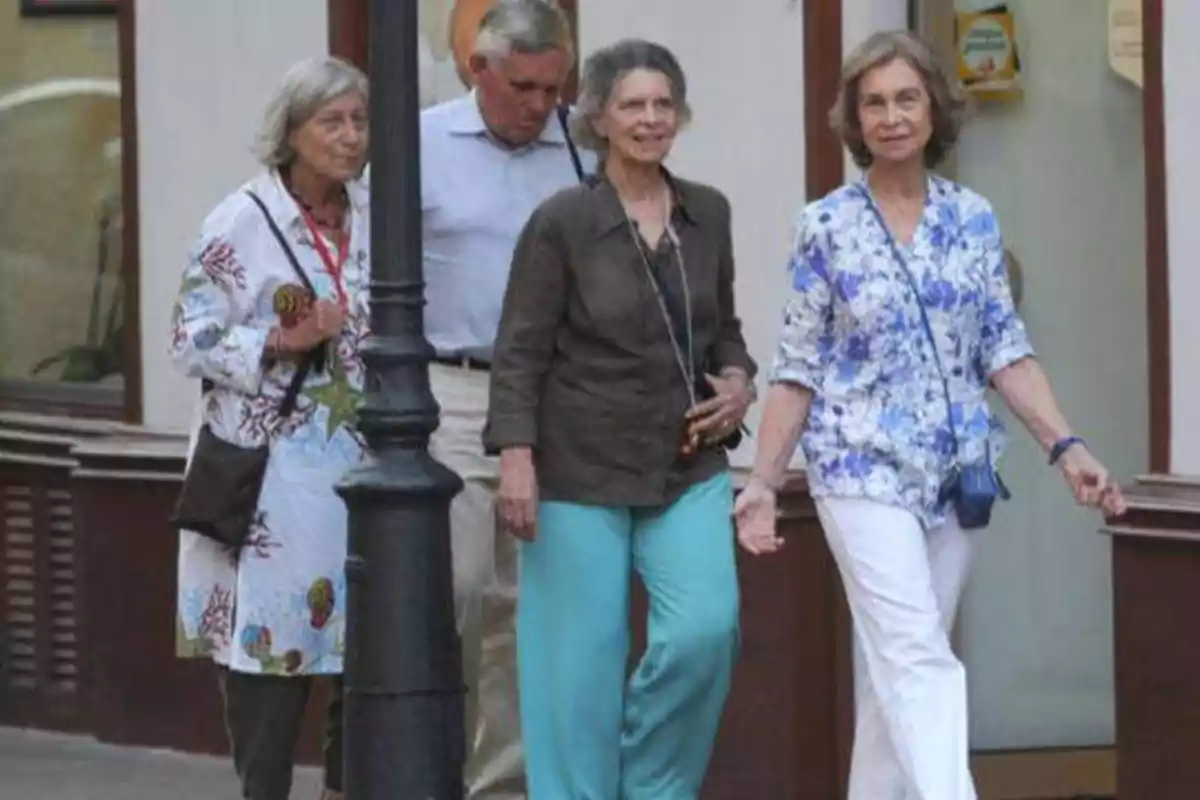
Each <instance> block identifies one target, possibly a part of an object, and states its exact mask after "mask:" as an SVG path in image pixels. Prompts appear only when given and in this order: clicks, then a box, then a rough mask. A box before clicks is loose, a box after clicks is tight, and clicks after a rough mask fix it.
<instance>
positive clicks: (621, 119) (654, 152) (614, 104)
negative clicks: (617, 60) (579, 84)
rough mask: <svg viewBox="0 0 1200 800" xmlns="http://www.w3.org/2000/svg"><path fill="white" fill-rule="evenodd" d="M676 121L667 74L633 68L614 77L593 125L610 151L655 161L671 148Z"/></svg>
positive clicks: (675, 132) (614, 153)
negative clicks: (611, 89) (624, 73)
mask: <svg viewBox="0 0 1200 800" xmlns="http://www.w3.org/2000/svg"><path fill="white" fill-rule="evenodd" d="M679 121H680V115H679V109H678V108H676V104H675V97H674V95H673V94H672V92H671V82H670V80H669V79H668V78H667V76H666V75H664V74H662V73H661V72H658V71H655V70H649V69H635V70H633V71H631V72H629V73H628V74H626V75H625V76H624V77H622V78H621V79H620V80H619V81H617V84H616V86H614V87H613V91H612V96H611V97H609V99H608V103H607V104H606V105H605V107H604V111H603V113H602V114H601V115H600V117H599V119H597V120H595V122H594V125H595V128H596V133H597V134H599V135H600V136H601V137H602V138H604V139H605V140H606V141H607V142H608V148H609V153H610V155H617V156H620V157H623V158H626V159H628V160H630V161H634V162H638V163H643V164H659V163H662V161H663V160H664V159H665V158H666V157H667V154H668V153H670V152H671V145H672V144H674V142H675V135H676V134H677V133H678V132H679Z"/></svg>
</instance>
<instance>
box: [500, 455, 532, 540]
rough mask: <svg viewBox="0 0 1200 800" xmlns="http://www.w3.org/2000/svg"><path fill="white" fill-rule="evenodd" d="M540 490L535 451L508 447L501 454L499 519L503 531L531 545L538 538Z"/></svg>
mask: <svg viewBox="0 0 1200 800" xmlns="http://www.w3.org/2000/svg"><path fill="white" fill-rule="evenodd" d="M537 514H538V490H537V473H536V471H535V470H534V468H533V450H532V449H531V448H529V447H507V448H505V449H504V450H503V451H501V453H500V491H499V492H498V493H497V494H496V515H497V518H498V520H499V522H500V525H501V527H502V528H503V529H504V530H505V531H507V532H508V533H511V534H512V535H513V536H516V537H517V538H519V539H524V540H525V541H527V542H532V541H533V540H534V539H536V538H537Z"/></svg>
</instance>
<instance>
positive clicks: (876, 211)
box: [867, 192, 958, 456]
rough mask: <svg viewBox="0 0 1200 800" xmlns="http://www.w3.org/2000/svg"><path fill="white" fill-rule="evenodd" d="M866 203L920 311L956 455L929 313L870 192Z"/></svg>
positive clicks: (944, 381) (947, 396) (950, 413)
mask: <svg viewBox="0 0 1200 800" xmlns="http://www.w3.org/2000/svg"><path fill="white" fill-rule="evenodd" d="M867 205H869V206H870V207H871V211H872V213H874V214H875V219H876V220H877V221H878V222H879V227H880V228H882V229H883V235H884V236H886V237H887V240H888V245H889V247H891V250H892V257H893V258H895V259H896V263H897V264H898V265H899V267H900V271H901V272H903V273H904V277H905V279H906V280H907V281H908V285H909V288H911V289H912V291H913V297H914V298H915V299H916V302H917V308H918V309H919V310H920V312H921V327H923V328H924V329H925V338H926V339H927V340H928V341H929V348H930V349H931V350H932V351H933V363H934V364H935V365H936V366H937V371H938V377H939V378H941V380H942V396H943V397H944V398H945V400H946V423H947V424H948V425H949V426H950V437H951V438H952V439H953V441H954V453H955V455H956V456H957V455H958V432H957V431H956V430H955V429H954V407H953V404H952V403H951V401H950V382H949V381H948V380H947V379H946V371H945V370H944V369H943V368H942V357H941V355H940V354H939V353H938V346H937V337H935V336H934V335H933V326H931V325H930V324H929V314H928V312H926V310H925V301H924V300H922V299H921V288H920V286H919V285H918V284H917V279H916V278H915V277H914V276H913V274H912V271H911V270H910V269H909V268H908V261H907V260H906V259H905V258H904V255H903V253H901V252H900V245H898V244H897V243H896V237H894V236H892V229H891V228H889V227H888V224H887V221H886V220H884V218H883V214H882V213H881V212H880V210H879V206H877V205H876V204H875V200H874V199H873V198H872V197H871V195H870V192H868V193H867Z"/></svg>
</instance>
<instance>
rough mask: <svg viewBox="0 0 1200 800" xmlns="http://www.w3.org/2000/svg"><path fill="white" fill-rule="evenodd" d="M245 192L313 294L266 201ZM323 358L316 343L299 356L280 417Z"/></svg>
mask: <svg viewBox="0 0 1200 800" xmlns="http://www.w3.org/2000/svg"><path fill="white" fill-rule="evenodd" d="M246 194H248V195H249V196H250V199H251V200H253V201H254V204H255V205H256V206H258V210H259V211H261V212H262V215H263V218H264V219H266V221H267V225H268V226H269V227H270V228H271V233H272V235H274V237H275V241H277V242H279V247H280V248H281V249H282V250H283V252H284V254H285V255H286V256H287V259H288V263H289V264H291V265H292V270H293V271H294V272H295V273H296V277H297V278H299V279H300V283H301V284H302V285H303V286H304V288H305V289H307V290H308V291H309V292H310V293H311V294H313V295H314V296H315V295H316V290H315V289H314V288H313V285H312V281H311V280H309V278H308V275H306V274H305V272H304V269H303V267H301V266H300V261H299V259H297V258H296V253H295V252H294V251H293V250H292V247H291V245H289V244H288V241H287V239H286V238H284V235H283V231H281V230H279V226H278V225H277V224H275V219H274V218H273V217H272V216H271V212H270V211H268V210H267V206H266V203H264V202H263V201H262V198H260V197H259V196H258V195H256V194H255V193H254V192H251V191H249V190H247V191H246ZM324 360H325V348H324V345H318V346H317V347H314V348H313V349H312V350H309V351H308V352H307V353H305V354H304V355H303V356H301V358H300V363H299V364H298V365H297V366H296V371H295V372H293V373H292V380H291V382H290V383H288V388H287V391H286V392H284V395H283V400H282V402H280V404H279V416H280V417H290V416H291V415H292V412H293V411H295V410H296V402H297V400H298V399H299V397H300V390H301V389H302V388H303V387H304V381H305V380H306V379H307V378H308V373H309V372H311V371H312V369H313V367H317V368H318V369H320V363H323V362H324ZM212 388H213V383H212V381H210V380H207V379H205V380H204V381H202V382H201V384H200V393H201V394H204V393H205V392H209V391H211V390H212Z"/></svg>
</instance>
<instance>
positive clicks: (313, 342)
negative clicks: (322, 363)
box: [279, 300, 346, 353]
mask: <svg viewBox="0 0 1200 800" xmlns="http://www.w3.org/2000/svg"><path fill="white" fill-rule="evenodd" d="M345 322H346V312H345V311H344V310H343V309H342V307H341V306H340V305H338V304H337V303H335V302H333V301H332V300H318V301H317V302H316V303H315V304H314V305H313V306H312V308H310V309H309V310H308V312H307V313H305V314H304V316H302V317H301V318H300V321H299V322H298V323H297V324H296V325H295V327H292V328H285V329H282V330H281V331H280V334H279V341H280V345H281V346H282V349H283V350H284V351H285V352H287V353H306V352H308V351H309V350H312V349H313V348H314V347H316V346H317V345H319V344H321V343H322V342H326V341H328V340H330V339H332V338H334V337H336V336H337V335H338V334H339V333H341V331H342V326H343V325H344V324H345Z"/></svg>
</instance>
